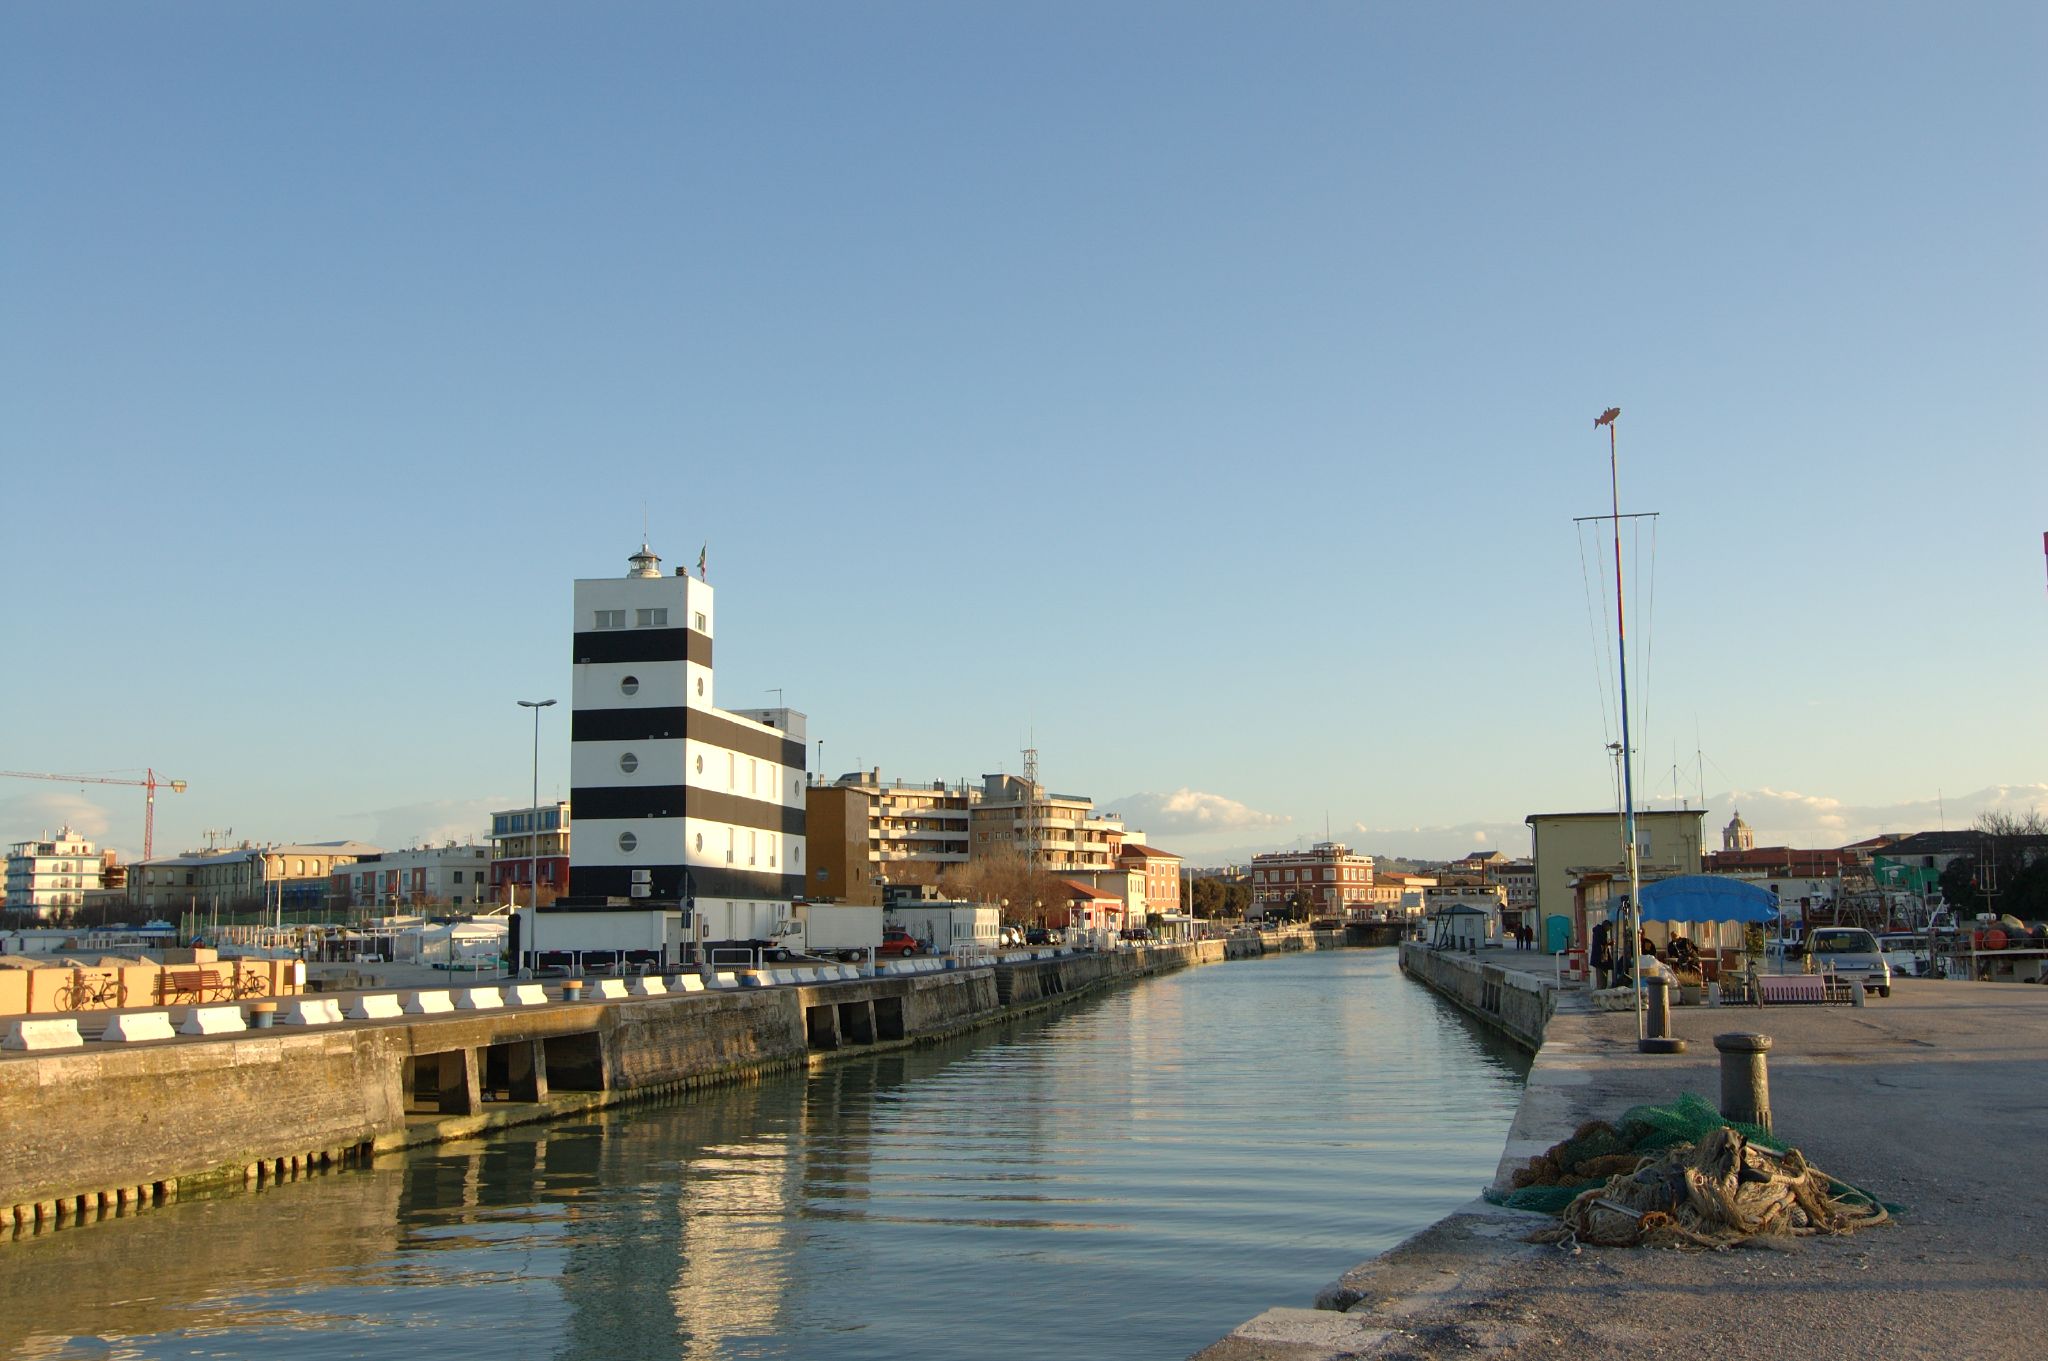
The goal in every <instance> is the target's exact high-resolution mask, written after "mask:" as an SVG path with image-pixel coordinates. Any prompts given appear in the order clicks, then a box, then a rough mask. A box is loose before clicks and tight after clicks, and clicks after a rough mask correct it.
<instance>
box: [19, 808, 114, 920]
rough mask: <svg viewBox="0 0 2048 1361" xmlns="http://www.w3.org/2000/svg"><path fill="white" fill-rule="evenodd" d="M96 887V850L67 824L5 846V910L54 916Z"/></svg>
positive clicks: (76, 904) (78, 903) (73, 906)
mask: <svg viewBox="0 0 2048 1361" xmlns="http://www.w3.org/2000/svg"><path fill="white" fill-rule="evenodd" d="M99 886H100V853H99V851H98V849H97V848H95V847H94V846H93V844H92V843H91V842H90V841H87V840H86V839H85V838H84V837H82V836H79V835H78V834H77V833H75V832H73V831H72V830H71V829H70V828H69V827H64V828H61V829H59V831H58V832H57V835H56V836H54V837H50V836H45V837H40V838H37V839H36V840H32V841H17V842H15V843H14V844H13V845H12V846H9V847H8V848H7V910H8V911H10V912H33V913H34V914H35V915H36V916H37V917H39V918H40V917H49V916H54V915H55V914H56V913H58V912H60V911H64V910H66V909H76V908H80V907H83V906H85V895H86V894H87V893H88V892H91V891H93V890H96V889H98V888H99Z"/></svg>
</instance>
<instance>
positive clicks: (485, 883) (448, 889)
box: [327, 841, 494, 908]
mask: <svg viewBox="0 0 2048 1361" xmlns="http://www.w3.org/2000/svg"><path fill="white" fill-rule="evenodd" d="M490 870H491V851H490V848H489V847H487V846H481V845H469V846H461V845H457V844H456V843H455V842H452V841H451V842H449V843H447V844H446V845H443V846H423V847H418V848H414V849H411V850H402V851H377V852H375V853H373V854H369V855H362V856H358V857H357V858H356V859H355V860H353V861H351V862H349V863H348V864H347V865H344V866H342V867H341V868H339V869H337V870H335V871H334V872H333V873H332V874H330V875H329V876H328V880H327V883H328V887H327V896H328V902H329V905H330V906H333V907H353V908H404V907H443V906H446V907H456V908H476V907H480V906H483V905H485V904H488V903H490V902H492V901H494V900H493V899H492V897H491V885H490Z"/></svg>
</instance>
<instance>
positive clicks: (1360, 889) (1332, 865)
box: [1251, 841, 1372, 917]
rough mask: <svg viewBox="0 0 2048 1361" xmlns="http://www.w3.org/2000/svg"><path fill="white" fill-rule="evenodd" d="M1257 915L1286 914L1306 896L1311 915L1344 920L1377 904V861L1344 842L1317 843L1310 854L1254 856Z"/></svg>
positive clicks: (1253, 888)
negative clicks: (1374, 895)
mask: <svg viewBox="0 0 2048 1361" xmlns="http://www.w3.org/2000/svg"><path fill="white" fill-rule="evenodd" d="M1251 877H1252V915H1254V916H1260V915H1267V916H1270V915H1272V914H1273V913H1276V912H1279V911H1282V910H1284V909H1285V908H1286V907H1287V905H1288V904H1289V903H1290V902H1291V901H1292V900H1293V898H1294V895H1295V894H1296V893H1303V892H1305V893H1307V894H1308V896H1309V901H1310V908H1309V915H1311V916H1329V917H1335V916H1342V915H1343V914H1345V913H1346V912H1348V911H1350V910H1351V909H1352V908H1354V907H1366V906H1369V905H1371V903H1372V857H1371V856H1369V855H1362V854H1360V853H1358V852H1356V851H1353V850H1352V849H1351V848H1350V847H1349V846H1347V845H1345V844H1344V843H1343V842H1341V841H1318V842H1317V843H1316V844H1315V845H1313V846H1311V847H1309V848H1308V849H1307V850H1305V851H1273V852H1271V853H1269V854H1266V855H1255V856H1253V857H1252V863H1251Z"/></svg>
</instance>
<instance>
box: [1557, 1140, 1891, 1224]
mask: <svg viewBox="0 0 2048 1361" xmlns="http://www.w3.org/2000/svg"><path fill="white" fill-rule="evenodd" d="M1838 1185H1839V1183H1837V1182H1836V1181H1835V1180H1834V1179H1833V1178H1832V1177H1830V1176H1828V1175H1827V1174H1826V1173H1825V1172H1822V1171H1821V1170H1820V1169H1818V1168H1816V1167H1812V1166H1810V1165H1809V1164H1808V1163H1807V1161H1806V1159H1805V1157H1804V1156H1803V1155H1802V1154H1801V1153H1800V1152H1799V1150H1798V1149H1796V1148H1793V1149H1787V1150H1785V1151H1784V1152H1782V1153H1781V1152H1779V1151H1777V1150H1775V1149H1769V1148H1765V1147H1764V1146H1763V1145H1761V1144H1757V1143H1753V1142H1752V1141H1751V1140H1750V1139H1749V1138H1748V1136H1746V1135H1744V1134H1743V1133H1742V1131H1740V1130H1738V1129H1731V1128H1728V1127H1727V1126H1723V1127H1721V1128H1719V1129H1715V1130H1711V1131H1709V1132H1708V1134H1707V1136H1706V1138H1704V1139H1702V1140H1701V1141H1700V1142H1699V1143H1697V1144H1675V1145H1673V1146H1672V1147H1670V1148H1667V1149H1665V1150H1664V1152H1663V1153H1662V1154H1660V1155H1658V1156H1657V1157H1654V1158H1651V1159H1649V1160H1647V1161H1645V1162H1644V1163H1643V1164H1642V1165H1641V1166H1640V1167H1638V1168H1637V1169H1636V1170H1635V1171H1634V1172H1631V1173H1624V1174H1621V1175H1617V1176H1613V1177H1609V1178H1608V1179H1607V1182H1606V1184H1605V1185H1604V1186H1597V1187H1594V1188H1592V1189H1590V1190H1586V1191H1582V1192H1580V1193H1579V1195H1578V1196H1577V1197H1576V1198H1575V1199H1574V1200H1573V1201H1572V1203H1571V1204H1570V1205H1567V1206H1566V1207H1565V1210H1564V1214H1563V1216H1562V1219H1563V1222H1562V1223H1561V1224H1559V1225H1558V1227H1556V1228H1554V1229H1546V1230H1543V1231H1541V1232H1539V1233H1536V1234H1532V1235H1530V1237H1531V1239H1532V1240H1534V1241H1537V1242H1561V1241H1564V1240H1565V1239H1566V1238H1570V1239H1573V1240H1575V1241H1577V1242H1580V1243H1591V1244H1596V1245H1598V1246H1601V1247H1616V1248H1629V1247H1638V1246H1643V1247H1671V1248H1726V1247H1732V1246H1734V1245H1735V1244H1737V1243H1741V1242H1744V1241H1746V1240H1748V1239H1752V1238H1764V1237H1778V1238H1782V1237H1788V1236H1800V1237H1803V1236H1807V1235H1811V1234H1822V1233H1829V1234H1838V1233H1850V1232H1853V1231H1855V1230H1857V1229H1863V1228H1869V1227H1870V1226H1872V1225H1874V1224H1882V1223H1884V1222H1885V1220H1886V1219H1887V1218H1889V1217H1890V1216H1889V1214H1888V1212H1887V1211H1886V1209H1885V1207H1884V1206H1882V1205H1879V1204H1878V1203H1877V1202H1875V1201H1874V1200H1872V1199H1871V1198H1870V1197H1868V1196H1866V1195H1863V1194H1862V1193H1861V1192H1852V1193H1851V1194H1850V1195H1842V1196H1838V1195H1836V1194H1834V1192H1835V1190H1836V1188H1837V1186H1838ZM1842 1189H1843V1190H1845V1191H1848V1190H1849V1189H1850V1188H1846V1187H1844V1188H1842Z"/></svg>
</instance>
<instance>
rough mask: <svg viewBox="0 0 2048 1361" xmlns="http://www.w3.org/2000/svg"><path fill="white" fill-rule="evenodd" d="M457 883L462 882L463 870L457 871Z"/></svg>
mask: <svg viewBox="0 0 2048 1361" xmlns="http://www.w3.org/2000/svg"><path fill="white" fill-rule="evenodd" d="M455 882H456V883H458V884H459V883H461V882H462V871H461V870H457V871H455Z"/></svg>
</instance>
